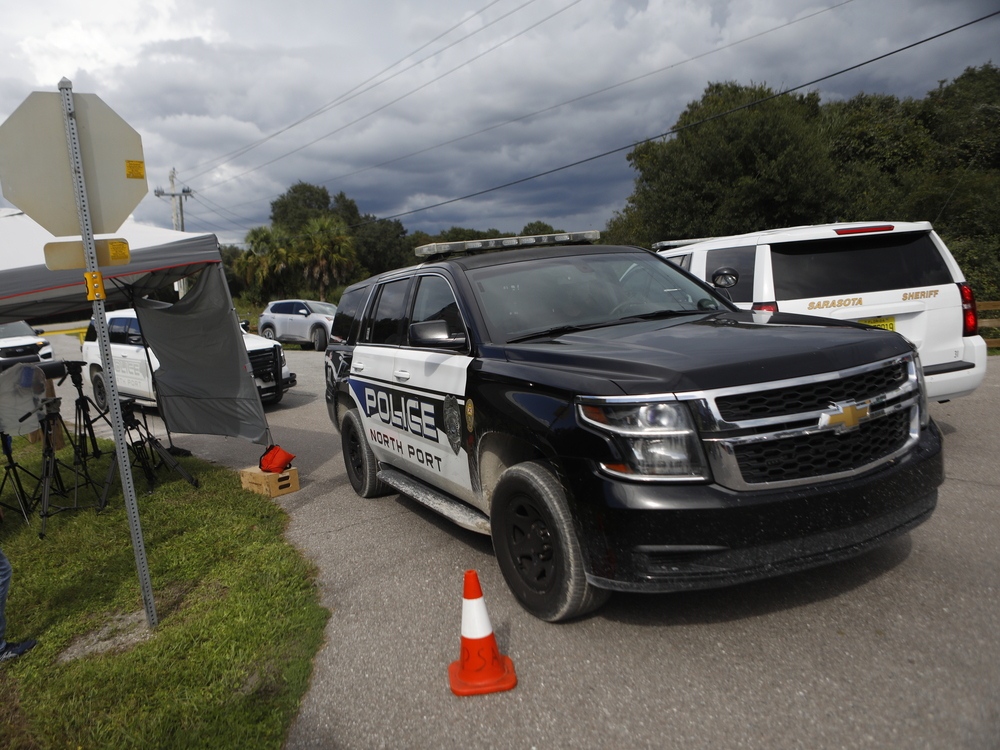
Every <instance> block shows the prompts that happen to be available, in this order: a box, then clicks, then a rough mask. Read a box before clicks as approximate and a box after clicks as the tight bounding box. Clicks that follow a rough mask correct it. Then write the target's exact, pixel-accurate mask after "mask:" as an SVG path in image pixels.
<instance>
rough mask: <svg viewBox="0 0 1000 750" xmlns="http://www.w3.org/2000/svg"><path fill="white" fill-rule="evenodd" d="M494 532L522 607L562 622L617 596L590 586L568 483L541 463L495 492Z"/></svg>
mask: <svg viewBox="0 0 1000 750" xmlns="http://www.w3.org/2000/svg"><path fill="white" fill-rule="evenodd" d="M490 530H491V533H492V536H493V549H494V550H495V552H496V556H497V563H498V564H499V565H500V572H501V573H503V577H504V578H505V579H506V581H507V585H508V586H509V587H510V590H511V591H513V592H514V596H515V597H516V598H517V601H518V603H519V604H520V605H521V606H522V607H524V608H525V609H526V610H527V611H528V612H530V613H531V614H533V615H534V616H535V617H537V618H539V619H541V620H546V621H547V622H559V621H562V620H568V619H570V618H572V617H578V616H580V615H582V614H585V613H587V612H590V611H592V610H595V609H597V608H598V607H600V606H601V605H602V604H604V602H605V601H607V599H608V597H609V596H610V594H611V592H609V591H606V590H604V589H598V588H596V587H594V586H591V585H590V584H589V583H587V576H586V573H585V571H584V567H583V553H582V552H581V550H580V542H579V540H578V539H577V536H576V531H575V530H574V528H573V518H572V515H571V514H570V510H569V504H568V503H567V502H566V494H565V492H563V488H562V485H561V484H560V483H559V481H558V480H557V479H556V477H555V476H554V475H553V473H552V471H551V470H550V469H549V468H548V467H546V466H544V465H542V464H540V463H536V462H527V463H522V464H517V465H515V466H512V467H510V468H509V469H507V470H506V471H505V472H504V473H503V474H502V475H501V476H500V481H499V482H498V483H497V486H496V489H495V490H494V491H493V500H492V502H491V504H490Z"/></svg>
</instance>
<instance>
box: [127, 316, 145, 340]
mask: <svg viewBox="0 0 1000 750" xmlns="http://www.w3.org/2000/svg"><path fill="white" fill-rule="evenodd" d="M125 340H126V341H127V342H128V343H130V344H134V345H137V346H142V332H141V331H140V330H139V320H138V319H137V318H132V319H130V320H129V321H128V328H126V329H125Z"/></svg>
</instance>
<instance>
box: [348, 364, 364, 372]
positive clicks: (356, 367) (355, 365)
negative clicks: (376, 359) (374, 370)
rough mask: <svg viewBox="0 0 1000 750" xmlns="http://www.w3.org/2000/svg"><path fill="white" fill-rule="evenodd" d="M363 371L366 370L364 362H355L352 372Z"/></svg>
mask: <svg viewBox="0 0 1000 750" xmlns="http://www.w3.org/2000/svg"><path fill="white" fill-rule="evenodd" d="M363 369H365V363H364V362H355V363H353V364H352V365H351V370H352V371H353V372H361V371H362V370H363Z"/></svg>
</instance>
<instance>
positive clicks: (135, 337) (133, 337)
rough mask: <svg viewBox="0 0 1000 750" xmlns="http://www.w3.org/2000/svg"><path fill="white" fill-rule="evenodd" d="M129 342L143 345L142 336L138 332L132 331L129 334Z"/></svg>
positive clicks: (134, 344)
mask: <svg viewBox="0 0 1000 750" xmlns="http://www.w3.org/2000/svg"><path fill="white" fill-rule="evenodd" d="M128 343H129V344H131V345H132V346H142V336H140V335H139V334H138V333H130V334H129V335H128Z"/></svg>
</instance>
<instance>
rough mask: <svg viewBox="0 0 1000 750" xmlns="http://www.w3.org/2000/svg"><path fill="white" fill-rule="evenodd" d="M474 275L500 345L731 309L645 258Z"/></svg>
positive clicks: (552, 262) (580, 260)
mask: <svg viewBox="0 0 1000 750" xmlns="http://www.w3.org/2000/svg"><path fill="white" fill-rule="evenodd" d="M468 275H469V278H470V279H471V280H472V285H473V288H474V289H475V290H476V292H477V294H478V295H479V302H480V308H481V309H482V311H483V313H484V315H485V316H486V318H487V324H488V326H489V327H490V333H491V337H492V339H493V340H494V341H512V340H515V339H521V338H524V337H526V336H530V335H531V334H533V333H536V332H537V333H541V332H545V331H550V330H551V331H556V330H558V329H578V328H593V327H596V326H600V325H613V324H616V323H620V322H629V321H630V320H634V319H635V318H636V317H639V316H642V317H649V316H656V315H659V314H663V315H665V316H669V315H670V314H685V313H697V312H705V311H707V310H718V309H720V308H723V307H724V306H723V304H722V303H720V302H719V300H718V299H717V298H716V297H714V296H712V294H711V293H710V292H708V291H706V290H705V288H704V287H702V286H700V285H698V284H697V283H696V282H694V281H692V280H691V279H689V278H687V277H686V276H684V275H683V274H682V273H680V272H679V271H678V270H677V269H676V268H675V267H674V266H671V265H670V264H669V263H667V262H665V261H664V260H662V259H661V258H659V257H657V256H653V255H647V254H645V253H613V254H610V253H609V254H607V255H582V256H579V257H575V258H573V257H570V258H567V257H561V258H539V259H535V260H526V261H521V262H517V263H507V264H504V265H500V266H492V267H488V268H480V269H475V270H471V271H469V274H468Z"/></svg>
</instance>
